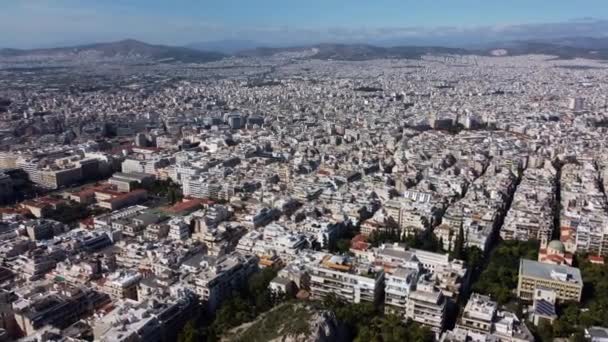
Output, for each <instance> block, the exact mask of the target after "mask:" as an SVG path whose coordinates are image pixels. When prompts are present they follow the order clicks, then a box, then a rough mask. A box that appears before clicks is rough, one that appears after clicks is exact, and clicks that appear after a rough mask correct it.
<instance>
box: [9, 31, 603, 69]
mask: <svg viewBox="0 0 608 342" xmlns="http://www.w3.org/2000/svg"><path fill="white" fill-rule="evenodd" d="M258 45H259V44H258V43H256V42H253V41H247V40H223V41H216V42H207V43H194V44H190V45H189V46H188V47H173V46H165V45H152V44H147V43H143V42H140V41H137V40H131V39H128V40H122V41H118V42H112V43H99V44H90V45H80V46H73V47H62V48H50V49H33V50H17V49H2V50H0V58H9V59H13V60H19V59H21V58H23V59H27V60H32V59H33V60H47V59H48V60H62V61H65V60H67V61H70V60H81V59H95V58H97V59H104V60H107V59H118V60H121V59H129V60H144V61H161V60H162V61H178V62H200V63H202V62H210V61H217V60H220V59H222V58H224V57H227V56H228V55H232V56H240V57H268V56H273V55H276V54H279V53H301V55H300V56H299V57H300V58H311V59H325V60H331V59H333V60H346V61H364V60H371V59H383V58H395V59H420V58H421V57H422V56H424V55H479V56H520V55H529V54H543V55H552V56H556V57H558V58H562V59H572V58H588V59H601V60H608V38H591V37H573V38H559V39H546V40H528V41H511V42H497V43H491V44H484V45H483V46H477V47H468V48H455V47H442V46H407V45H406V46H394V47H383V46H376V45H370V44H316V45H305V46H294V47H259V46H258ZM211 51H222V52H224V53H222V52H211Z"/></svg>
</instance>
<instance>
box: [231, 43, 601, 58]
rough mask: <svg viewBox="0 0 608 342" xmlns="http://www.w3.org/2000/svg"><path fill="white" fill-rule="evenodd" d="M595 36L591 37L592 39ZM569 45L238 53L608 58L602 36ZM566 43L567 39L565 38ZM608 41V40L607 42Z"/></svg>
mask: <svg viewBox="0 0 608 342" xmlns="http://www.w3.org/2000/svg"><path fill="white" fill-rule="evenodd" d="M590 41H591V40H588V42H590ZM577 42H578V43H579V44H580V46H567V45H561V44H555V43H546V42H535V41H514V42H502V43H493V44H489V45H486V46H484V47H478V48H452V47H440V46H395V47H379V46H374V45H367V44H317V45H310V46H300V47H289V48H268V47H260V48H256V49H250V50H245V51H240V52H238V53H236V55H238V56H243V57H245V56H246V57H267V56H272V55H275V54H278V53H286V52H300V51H301V52H304V51H314V53H312V54H310V55H309V58H314V59H335V60H348V61H362V60H370V59H381V58H396V59H420V58H421V57H422V56H424V55H478V56H521V55H532V54H542V55H552V56H556V57H558V58H562V59H572V58H588V59H603V60H608V49H607V48H605V47H604V44H603V43H602V41H601V40H598V41H597V44H595V45H594V46H597V47H594V48H591V47H586V46H588V45H593V44H582V43H581V40H577ZM562 43H564V44H565V43H566V41H563V42H562ZM606 43H607V44H608V42H606Z"/></svg>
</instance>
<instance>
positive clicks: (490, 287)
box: [473, 241, 539, 304]
mask: <svg viewBox="0 0 608 342" xmlns="http://www.w3.org/2000/svg"><path fill="white" fill-rule="evenodd" d="M538 247H539V244H538V242H537V241H523V242H522V241H502V242H500V243H499V245H498V246H497V247H496V248H495V249H494V251H493V252H492V254H491V256H490V261H489V263H488V265H487V267H486V268H485V270H483V272H482V273H481V275H480V276H479V279H478V280H477V281H476V282H475V284H474V285H473V291H475V292H478V293H482V294H486V295H490V296H491V297H492V298H493V299H494V300H496V301H497V302H498V303H499V304H506V303H508V302H509V301H511V300H514V299H515V294H514V292H513V290H514V289H515V288H517V281H518V277H519V260H520V259H522V258H523V259H532V260H536V259H537V258H538Z"/></svg>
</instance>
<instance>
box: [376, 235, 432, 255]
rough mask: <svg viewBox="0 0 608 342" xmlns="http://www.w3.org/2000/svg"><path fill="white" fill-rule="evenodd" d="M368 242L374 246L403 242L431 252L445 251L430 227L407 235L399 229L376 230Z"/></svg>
mask: <svg viewBox="0 0 608 342" xmlns="http://www.w3.org/2000/svg"><path fill="white" fill-rule="evenodd" d="M368 242H369V243H370V244H371V245H372V246H374V247H378V246H379V245H381V244H383V243H394V242H403V243H405V244H406V245H407V246H408V247H410V248H416V249H422V250H425V251H429V252H443V246H442V243H441V242H440V241H439V240H438V239H437V237H436V236H435V234H433V232H432V231H431V230H430V229H426V230H425V231H423V232H417V233H415V234H410V235H409V236H406V237H404V236H402V235H401V234H400V233H399V230H397V229H392V230H389V231H386V232H377V231H375V232H373V233H372V234H370V236H369V239H368Z"/></svg>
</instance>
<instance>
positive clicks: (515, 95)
mask: <svg viewBox="0 0 608 342" xmlns="http://www.w3.org/2000/svg"><path fill="white" fill-rule="evenodd" d="M317 52H318V51H317V50H316V49H315V48H310V49H306V48H303V49H299V50H294V49H291V50H284V51H276V52H274V53H273V54H270V55H259V56H255V55H247V56H245V55H236V56H232V57H227V58H221V59H218V60H214V61H209V62H206V63H183V62H182V63H136V62H135V59H132V58H131V57H129V56H126V57H124V58H119V59H108V60H105V59H103V60H101V61H100V60H98V58H99V56H89V55H86V54H80V55H79V57H78V59H77V61H76V62H71V63H67V62H66V61H65V60H63V59H62V58H57V57H56V56H52V57H49V56H43V57H38V58H31V59H23V58H16V57H2V58H0V125H1V126H0V202H1V203H2V204H3V206H2V207H1V209H0V240H1V241H2V242H1V243H0V341H12V340H19V341H93V340H94V341H219V340H222V341H246V340H247V341H270V340H274V341H353V340H354V341H445V342H448V341H454V342H456V341H459V342H465V341H517V342H519V341H535V340H538V341H551V340H552V339H554V338H555V339H562V340H564V341H567V340H572V341H579V340H580V341H584V340H593V341H605V340H606V336H608V266H607V265H605V257H606V256H607V255H608V211H607V210H608V202H607V198H606V193H605V189H606V187H608V184H607V182H608V153H607V148H608V144H607V143H608V135H607V133H608V132H607V127H608V82H607V81H606V80H607V79H608V67H607V65H606V62H605V61H602V60H593V59H582V58H573V59H562V58H555V56H551V55H540V54H522V55H505V52H504V51H495V53H493V56H481V55H454V54H449V55H445V54H443V55H439V54H437V55H435V54H425V55H423V56H422V57H421V58H413V59H404V58H398V59H393V58H379V59H376V58H370V59H365V60H336V59H320V58H315V53H317ZM93 60H94V61H93Z"/></svg>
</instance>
